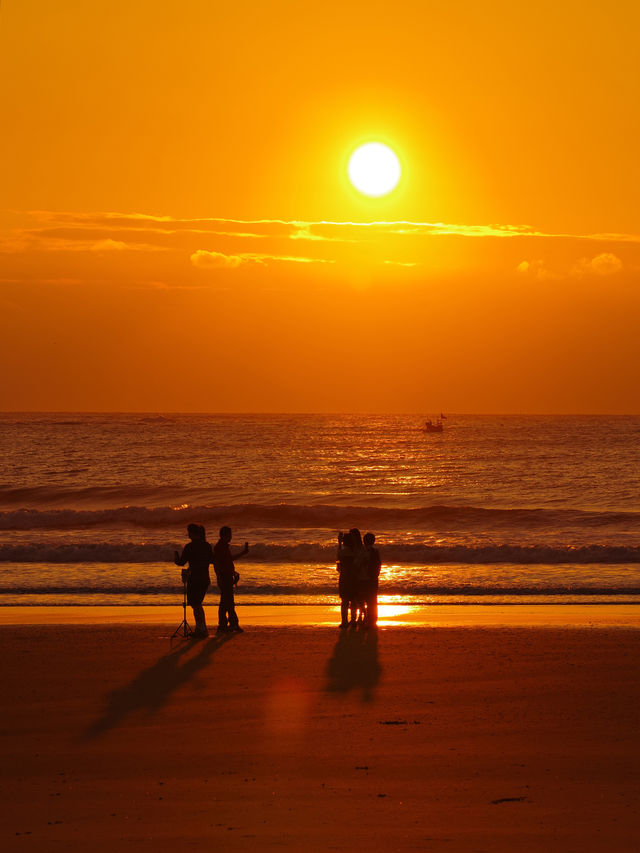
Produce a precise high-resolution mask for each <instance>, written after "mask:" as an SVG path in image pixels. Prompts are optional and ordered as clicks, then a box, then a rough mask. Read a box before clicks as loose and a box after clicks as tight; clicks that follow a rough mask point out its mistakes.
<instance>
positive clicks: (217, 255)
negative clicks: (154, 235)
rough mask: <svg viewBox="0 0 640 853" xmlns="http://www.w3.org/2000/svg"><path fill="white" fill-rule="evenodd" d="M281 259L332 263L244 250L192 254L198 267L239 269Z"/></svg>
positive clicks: (299, 262)
mask: <svg viewBox="0 0 640 853" xmlns="http://www.w3.org/2000/svg"><path fill="white" fill-rule="evenodd" d="M269 261H279V262H284V263H293V264H330V263H333V261H331V260H326V259H324V258H304V257H301V256H299V255H269V254H264V253H260V252H243V253H241V254H239V255H225V254H224V253H223V252H209V251H207V250H206V249H198V250H197V251H196V252H194V253H193V254H192V255H191V263H192V264H193V265H194V267H197V268H198V269H237V267H239V266H241V265H242V264H250V263H255V264H266V263H268V262H269Z"/></svg>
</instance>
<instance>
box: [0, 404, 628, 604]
mask: <svg viewBox="0 0 640 853" xmlns="http://www.w3.org/2000/svg"><path fill="white" fill-rule="evenodd" d="M432 417H433V416H432ZM424 420H425V418H424V416H421V415H413V416H411V415H367V416H364V415H205V414H203V415H192V414H188V415H187V414H185V415H175V414H170V415H143V414H45V413H28V414H15V413H3V414H0V448H1V451H2V462H3V464H2V468H1V470H0V604H2V605H29V604H37V605H51V606H54V605H61V604H64V605H70V604H82V605H102V604H109V605H121V606H127V605H137V604H145V605H150V604H151V605H153V604H158V605H159V604H163V605H164V604H174V603H179V602H180V601H181V595H182V585H181V583H180V570H179V569H178V568H177V567H176V566H175V565H174V564H173V552H174V550H175V549H181V548H182V546H183V545H184V543H185V542H186V541H187V536H186V526H187V524H188V523H189V522H192V521H194V522H198V523H201V524H203V525H204V526H205V527H206V529H207V536H208V538H209V540H210V541H211V542H212V543H214V542H215V541H216V539H217V532H218V529H219V528H220V526H221V525H223V524H227V525H230V526H231V527H232V528H233V535H234V539H233V542H232V546H233V545H236V546H238V548H240V547H241V546H242V545H243V543H244V542H245V541H248V542H249V546H250V551H249V554H248V556H247V557H245V558H243V559H242V561H239V562H238V564H237V569H238V571H239V572H240V584H239V588H238V598H237V600H238V603H239V605H240V606H241V605H242V604H280V605H287V604H318V603H328V602H335V600H336V595H337V573H336V537H337V531H338V530H348V529H349V528H351V527H358V528H359V529H360V530H361V531H362V533H365V532H368V531H371V532H373V533H375V535H376V544H377V546H379V548H380V551H381V555H382V561H383V569H382V573H381V578H380V596H381V601H382V602H383V603H384V602H387V603H389V602H390V603H407V604H414V605H419V604H429V605H437V604H440V603H446V604H459V605H464V604H469V603H474V604H477V603H481V604H487V605H490V604H497V603H500V604H517V603H525V602H526V603H555V604H559V605H560V604H568V603H572V604H574V603H585V604H586V603H597V602H606V603H609V604H611V603H616V602H625V603H640V417H637V416H634V417H631V416H630V417H601V416H591V417H577V416H576V417H574V416H564V417H550V416H487V415H449V416H448V417H447V419H446V420H445V421H444V429H443V432H442V433H427V432H424V431H422V430H421V427H422V425H423V423H424ZM212 594H213V593H212V592H210V595H212ZM210 600H211V599H210Z"/></svg>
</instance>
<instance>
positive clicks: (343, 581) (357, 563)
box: [337, 527, 381, 628]
mask: <svg viewBox="0 0 640 853" xmlns="http://www.w3.org/2000/svg"><path fill="white" fill-rule="evenodd" d="M375 541H376V537H375V536H374V535H373V533H365V536H364V539H363V538H362V536H361V535H360V531H359V530H358V528H357V527H354V528H352V529H351V530H350V531H349V532H348V533H338V565H337V569H338V573H339V581H338V591H339V593H340V617H341V618H340V627H341V628H347V627H349V625H363V626H364V627H370V628H374V627H375V626H376V625H377V623H378V579H379V577H380V566H381V563H380V552H379V551H378V549H377V548H374V542H375Z"/></svg>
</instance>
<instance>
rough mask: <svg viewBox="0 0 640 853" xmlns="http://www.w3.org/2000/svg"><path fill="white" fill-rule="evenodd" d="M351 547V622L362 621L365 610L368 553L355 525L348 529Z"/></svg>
mask: <svg viewBox="0 0 640 853" xmlns="http://www.w3.org/2000/svg"><path fill="white" fill-rule="evenodd" d="M349 536H350V537H351V547H352V548H353V604H352V608H351V622H352V623H356V622H364V620H365V616H366V611H367V600H366V588H367V579H368V577H369V575H368V571H367V568H368V564H369V560H368V555H367V552H366V551H365V548H364V545H363V544H362V536H361V535H360V531H359V530H358V528H357V527H352V528H351V530H350V531H349Z"/></svg>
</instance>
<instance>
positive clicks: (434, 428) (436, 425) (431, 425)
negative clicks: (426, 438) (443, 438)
mask: <svg viewBox="0 0 640 853" xmlns="http://www.w3.org/2000/svg"><path fill="white" fill-rule="evenodd" d="M443 418H444V415H442V414H441V415H440V417H439V418H438V419H437V420H435V421H432V420H431V419H429V420H428V421H425V422H424V427H423V428H422V432H442V431H443V429H444V424H443V423H442V419H443Z"/></svg>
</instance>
